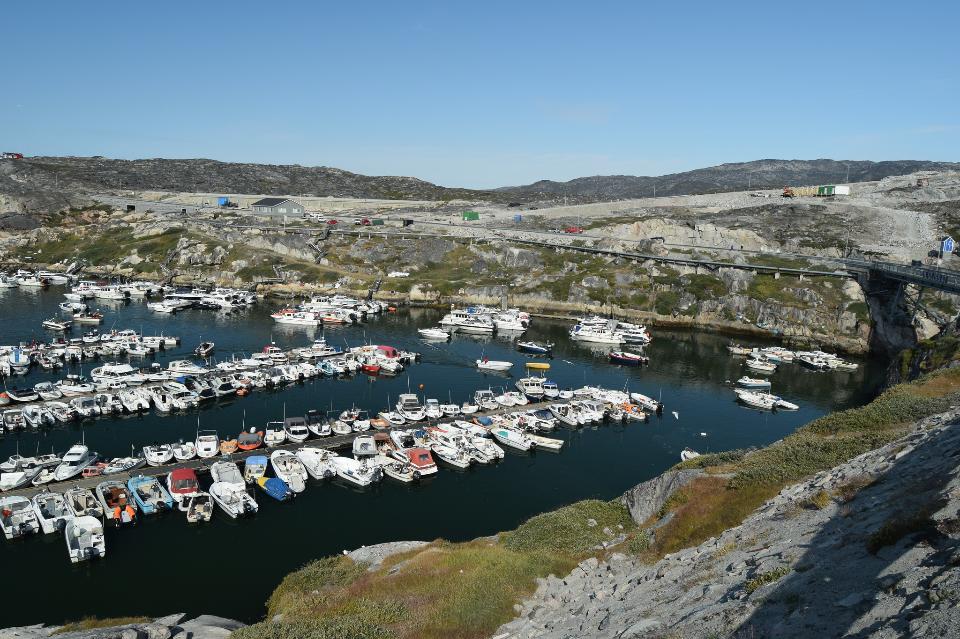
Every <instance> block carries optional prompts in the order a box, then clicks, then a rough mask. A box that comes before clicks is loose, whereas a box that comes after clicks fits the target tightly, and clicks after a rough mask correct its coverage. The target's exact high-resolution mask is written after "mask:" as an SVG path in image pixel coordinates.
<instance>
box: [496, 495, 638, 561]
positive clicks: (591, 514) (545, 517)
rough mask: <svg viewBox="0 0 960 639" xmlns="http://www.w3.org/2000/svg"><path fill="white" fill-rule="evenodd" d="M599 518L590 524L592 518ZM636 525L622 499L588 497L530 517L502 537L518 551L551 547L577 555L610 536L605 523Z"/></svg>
mask: <svg viewBox="0 0 960 639" xmlns="http://www.w3.org/2000/svg"><path fill="white" fill-rule="evenodd" d="M590 519H593V520H594V521H596V522H597V523H596V525H595V526H590V525H589V521H588V520H590ZM618 525H619V526H623V527H624V530H628V529H630V528H633V527H634V524H633V520H632V519H630V512H629V511H628V510H627V509H626V507H625V506H624V505H623V504H621V503H619V502H610V501H599V500H596V499H588V500H585V501H578V502H576V503H575V504H570V505H569V506H564V507H563V508H560V509H558V510H554V511H552V512H548V513H543V514H541V515H536V516H535V517H531V518H530V519H528V520H527V521H525V522H523V523H522V524H520V526H518V527H517V529H516V530H513V531H511V532H508V533H504V534H503V536H502V537H501V540H502V543H503V545H504V546H505V547H506V548H509V549H510V550H517V551H531V550H548V551H552V552H562V553H567V554H570V555H573V556H578V555H580V554H582V553H585V552H587V551H589V550H590V549H591V548H593V547H594V546H596V545H597V544H600V543H601V542H603V541H608V540H609V537H608V536H607V535H606V534H605V533H604V532H603V529H604V528H605V527H610V528H614V529H616V528H617V526H618Z"/></svg>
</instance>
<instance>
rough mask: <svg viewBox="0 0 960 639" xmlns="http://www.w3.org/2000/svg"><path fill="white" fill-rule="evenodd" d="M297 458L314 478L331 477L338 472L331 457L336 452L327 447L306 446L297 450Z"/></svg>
mask: <svg viewBox="0 0 960 639" xmlns="http://www.w3.org/2000/svg"><path fill="white" fill-rule="evenodd" d="M296 454H297V459H298V460H300V463H301V464H303V467H304V468H306V469H307V472H308V473H310V476H311V477H313V478H314V479H329V478H331V477H333V476H334V475H336V474H337V471H336V470H335V469H334V467H333V464H332V463H331V461H330V460H331V459H332V458H333V457H335V456H336V453H334V452H332V451H330V450H327V449H326V448H314V447H312V446H304V447H303V448H300V449H298V450H297V453H296Z"/></svg>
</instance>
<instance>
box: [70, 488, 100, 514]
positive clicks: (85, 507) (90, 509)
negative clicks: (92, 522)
mask: <svg viewBox="0 0 960 639" xmlns="http://www.w3.org/2000/svg"><path fill="white" fill-rule="evenodd" d="M63 498H64V499H65V500H66V502H67V507H68V508H69V509H70V510H71V511H73V516H74V517H83V516H84V515H90V516H91V517H96V518H97V519H100V518H102V517H103V505H102V504H101V503H100V502H99V501H97V497H96V496H95V495H94V494H93V491H92V490H90V489H89V488H81V487H79V486H75V487H74V488H70V489H68V490H67V491H66V492H64V493H63Z"/></svg>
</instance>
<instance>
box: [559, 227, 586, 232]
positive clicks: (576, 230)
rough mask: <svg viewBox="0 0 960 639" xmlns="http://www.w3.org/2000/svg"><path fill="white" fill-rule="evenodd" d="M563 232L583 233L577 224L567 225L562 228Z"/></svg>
mask: <svg viewBox="0 0 960 639" xmlns="http://www.w3.org/2000/svg"><path fill="white" fill-rule="evenodd" d="M563 232H564V233H583V229H582V228H581V227H579V226H568V227H567V228H565V229H563Z"/></svg>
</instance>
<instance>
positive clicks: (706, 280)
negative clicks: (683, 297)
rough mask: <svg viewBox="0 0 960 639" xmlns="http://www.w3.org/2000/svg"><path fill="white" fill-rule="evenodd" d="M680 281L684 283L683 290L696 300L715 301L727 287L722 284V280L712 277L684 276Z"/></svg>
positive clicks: (701, 274) (723, 293)
mask: <svg viewBox="0 0 960 639" xmlns="http://www.w3.org/2000/svg"><path fill="white" fill-rule="evenodd" d="M682 281H683V282H685V283H684V285H683V290H684V291H686V292H687V293H690V294H691V295H693V296H694V297H696V298H697V299H698V300H709V299H716V298H718V297H722V296H723V295H725V294H726V292H727V286H726V284H724V283H723V280H721V279H720V278H719V277H714V276H713V275H706V274H704V273H695V274H693V275H686V276H684V277H683V280H682Z"/></svg>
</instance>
